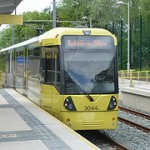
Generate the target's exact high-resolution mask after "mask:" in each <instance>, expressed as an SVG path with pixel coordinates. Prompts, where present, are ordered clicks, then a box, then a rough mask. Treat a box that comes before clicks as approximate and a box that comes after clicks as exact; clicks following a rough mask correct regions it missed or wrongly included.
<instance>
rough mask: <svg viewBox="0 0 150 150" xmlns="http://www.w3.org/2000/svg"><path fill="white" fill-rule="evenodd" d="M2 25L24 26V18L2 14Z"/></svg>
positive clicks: (0, 19)
mask: <svg viewBox="0 0 150 150" xmlns="http://www.w3.org/2000/svg"><path fill="white" fill-rule="evenodd" d="M0 24H18V25H22V24H23V16H21V15H5V14H0Z"/></svg>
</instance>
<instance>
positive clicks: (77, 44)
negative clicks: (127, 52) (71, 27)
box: [64, 36, 113, 49]
mask: <svg viewBox="0 0 150 150" xmlns="http://www.w3.org/2000/svg"><path fill="white" fill-rule="evenodd" d="M64 40H65V42H64V43H65V49H75V48H76V49H91V48H92V49H110V48H112V46H113V41H112V38H111V37H108V36H65V37H64Z"/></svg>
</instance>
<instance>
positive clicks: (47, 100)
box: [42, 50, 52, 113]
mask: <svg viewBox="0 0 150 150" xmlns="http://www.w3.org/2000/svg"><path fill="white" fill-rule="evenodd" d="M44 57H45V61H44V63H43V66H42V67H43V71H42V72H43V77H44V84H43V85H42V91H43V93H42V98H43V99H42V106H43V107H44V109H46V110H47V111H49V112H50V113H51V111H52V85H51V79H52V74H51V73H52V52H50V51H48V50H47V51H46V52H45V56H44Z"/></svg>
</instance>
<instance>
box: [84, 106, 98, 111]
mask: <svg viewBox="0 0 150 150" xmlns="http://www.w3.org/2000/svg"><path fill="white" fill-rule="evenodd" d="M98 110H99V108H98V106H84V111H98Z"/></svg>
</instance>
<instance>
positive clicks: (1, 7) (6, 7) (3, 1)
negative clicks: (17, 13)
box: [0, 0, 22, 14]
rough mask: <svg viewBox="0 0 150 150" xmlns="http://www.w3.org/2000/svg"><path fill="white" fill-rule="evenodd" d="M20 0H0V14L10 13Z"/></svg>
mask: <svg viewBox="0 0 150 150" xmlns="http://www.w3.org/2000/svg"><path fill="white" fill-rule="evenodd" d="M21 1H22V0H0V14H11V13H12V12H13V11H14V10H15V8H16V7H17V6H18V5H19V4H20V2H21Z"/></svg>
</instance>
